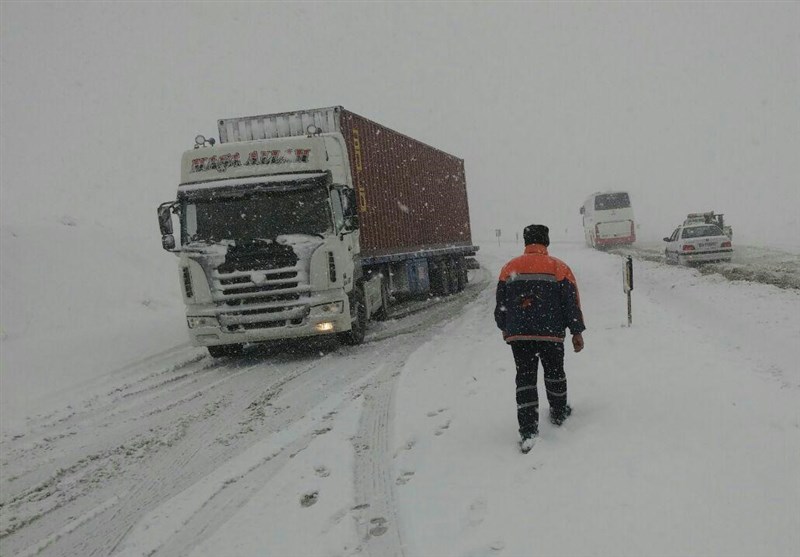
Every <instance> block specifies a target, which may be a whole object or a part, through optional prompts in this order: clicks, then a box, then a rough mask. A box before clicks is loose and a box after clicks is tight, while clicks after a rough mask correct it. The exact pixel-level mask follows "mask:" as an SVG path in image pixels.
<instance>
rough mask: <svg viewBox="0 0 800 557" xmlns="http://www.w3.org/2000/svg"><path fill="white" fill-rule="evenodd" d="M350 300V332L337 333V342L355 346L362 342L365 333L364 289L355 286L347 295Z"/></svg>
mask: <svg viewBox="0 0 800 557" xmlns="http://www.w3.org/2000/svg"><path fill="white" fill-rule="evenodd" d="M348 298H349V300H350V319H351V322H350V330H349V331H347V332H344V333H339V334H338V337H339V342H341V343H342V344H349V345H356V344H361V343H362V342H364V334H365V333H366V331H367V306H366V300H365V299H364V289H363V288H361V287H360V286H356V287H355V288H354V289H353V292H351V293H350V294H349V295H348Z"/></svg>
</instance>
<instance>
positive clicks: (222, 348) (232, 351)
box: [206, 344, 244, 358]
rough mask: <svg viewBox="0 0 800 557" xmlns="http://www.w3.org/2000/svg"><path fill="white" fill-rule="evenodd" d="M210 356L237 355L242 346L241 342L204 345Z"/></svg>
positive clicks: (240, 351)
mask: <svg viewBox="0 0 800 557" xmlns="http://www.w3.org/2000/svg"><path fill="white" fill-rule="evenodd" d="M206 348H208V353H209V354H211V357H212V358H224V357H226V356H231V357H233V356H239V355H241V353H242V349H243V348H244V347H243V346H242V345H241V344H220V345H217V346H206Z"/></svg>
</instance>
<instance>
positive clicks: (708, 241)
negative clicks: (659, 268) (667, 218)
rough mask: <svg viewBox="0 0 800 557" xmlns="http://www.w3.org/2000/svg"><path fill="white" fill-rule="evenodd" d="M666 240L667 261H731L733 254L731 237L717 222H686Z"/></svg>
mask: <svg viewBox="0 0 800 557" xmlns="http://www.w3.org/2000/svg"><path fill="white" fill-rule="evenodd" d="M664 241H665V242H667V247H666V249H665V250H664V256H665V258H666V260H667V263H677V264H678V265H690V264H692V263H709V262H711V261H730V260H731V257H732V256H733V245H732V244H731V239H730V238H729V237H728V236H726V235H725V233H724V232H722V229H721V228H720V227H719V226H717V225H716V224H684V225H681V226H679V227H678V228H676V229H675V231H674V232H673V233H672V236H670V237H669V238H664Z"/></svg>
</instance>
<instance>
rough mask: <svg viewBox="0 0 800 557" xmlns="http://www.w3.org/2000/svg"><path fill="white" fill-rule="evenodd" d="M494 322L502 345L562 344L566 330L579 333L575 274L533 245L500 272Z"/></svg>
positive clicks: (580, 314)
mask: <svg viewBox="0 0 800 557" xmlns="http://www.w3.org/2000/svg"><path fill="white" fill-rule="evenodd" d="M494 319H495V321H496V322H497V326H498V328H500V330H501V331H503V338H504V339H505V340H506V342H512V341H514V340H551V341H558V342H563V340H564V335H565V331H566V328H567V327H569V330H570V332H571V333H572V334H573V335H576V334H578V333H581V332H583V330H584V329H586V327H585V326H584V324H583V313H582V312H581V302H580V297H579V296H578V284H577V282H576V281H575V275H573V274H572V271H571V270H570V268H569V267H568V266H567V264H566V263H564V262H563V261H561V260H560V259H556V258H555V257H551V256H549V255H548V254H547V247H546V246H543V245H541V244H533V245H529V246H526V247H525V254H524V255H521V256H519V257H515V258H514V259H512V260H511V261H509V262H508V263H506V265H505V266H504V267H503V269H502V270H501V271H500V279H499V281H498V282H497V305H496V307H495V310H494Z"/></svg>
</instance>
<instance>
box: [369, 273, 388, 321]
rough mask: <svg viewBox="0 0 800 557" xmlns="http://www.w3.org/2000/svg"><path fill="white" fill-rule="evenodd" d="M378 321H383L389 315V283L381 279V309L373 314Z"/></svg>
mask: <svg viewBox="0 0 800 557" xmlns="http://www.w3.org/2000/svg"><path fill="white" fill-rule="evenodd" d="M373 317H375V320H376V321H383V320H385V319H386V318H387V317H389V285H388V284H386V280H385V279H381V309H379V310H378V311H376V312H375V313H374V314H373Z"/></svg>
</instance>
